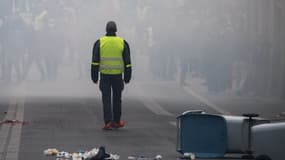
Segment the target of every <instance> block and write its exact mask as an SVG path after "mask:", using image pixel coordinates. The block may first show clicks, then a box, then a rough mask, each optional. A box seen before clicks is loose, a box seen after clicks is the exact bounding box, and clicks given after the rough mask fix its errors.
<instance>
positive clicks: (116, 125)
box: [112, 120, 125, 128]
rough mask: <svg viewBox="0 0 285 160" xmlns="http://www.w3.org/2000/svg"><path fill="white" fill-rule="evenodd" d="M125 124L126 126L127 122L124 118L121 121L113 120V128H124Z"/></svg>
mask: <svg viewBox="0 0 285 160" xmlns="http://www.w3.org/2000/svg"><path fill="white" fill-rule="evenodd" d="M124 126H125V122H124V121H122V120H120V122H119V123H116V122H113V124H112V127H113V128H122V127H124Z"/></svg>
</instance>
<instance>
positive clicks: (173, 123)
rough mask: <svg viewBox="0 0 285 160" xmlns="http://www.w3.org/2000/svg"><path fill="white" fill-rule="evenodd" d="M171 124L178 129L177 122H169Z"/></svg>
mask: <svg viewBox="0 0 285 160" xmlns="http://www.w3.org/2000/svg"><path fill="white" fill-rule="evenodd" d="M169 124H171V125H172V126H174V127H176V126H177V124H176V122H175V121H170V122H169Z"/></svg>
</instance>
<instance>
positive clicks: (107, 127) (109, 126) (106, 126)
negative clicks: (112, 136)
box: [102, 122, 113, 130]
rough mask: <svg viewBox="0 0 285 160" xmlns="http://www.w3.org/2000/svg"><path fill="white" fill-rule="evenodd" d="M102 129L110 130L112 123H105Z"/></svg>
mask: <svg viewBox="0 0 285 160" xmlns="http://www.w3.org/2000/svg"><path fill="white" fill-rule="evenodd" d="M102 129H103V130H112V129H113V127H112V123H111V122H109V123H107V124H105V126H104V127H103V128H102Z"/></svg>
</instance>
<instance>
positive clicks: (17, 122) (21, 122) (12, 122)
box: [0, 119, 29, 125]
mask: <svg viewBox="0 0 285 160" xmlns="http://www.w3.org/2000/svg"><path fill="white" fill-rule="evenodd" d="M2 124H11V125H15V124H21V125H26V124H29V122H27V121H19V120H8V119H7V120H4V121H0V125H2Z"/></svg>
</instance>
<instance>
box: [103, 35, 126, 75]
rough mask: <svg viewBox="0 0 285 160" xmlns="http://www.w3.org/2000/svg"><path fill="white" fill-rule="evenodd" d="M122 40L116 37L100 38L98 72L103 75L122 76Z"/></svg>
mask: <svg viewBox="0 0 285 160" xmlns="http://www.w3.org/2000/svg"><path fill="white" fill-rule="evenodd" d="M123 50H124V40H123V39H122V38H120V37H117V36H114V37H113V36H105V37H102V38H100V69H99V70H100V72H101V73H103V74H111V75H115V74H122V73H123V72H124V61H123Z"/></svg>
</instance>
